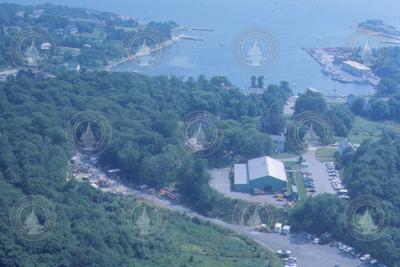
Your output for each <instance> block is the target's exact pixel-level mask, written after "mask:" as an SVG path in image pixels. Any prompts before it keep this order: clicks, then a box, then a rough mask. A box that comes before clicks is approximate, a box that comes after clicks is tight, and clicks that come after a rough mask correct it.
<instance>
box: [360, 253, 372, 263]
mask: <svg viewBox="0 0 400 267" xmlns="http://www.w3.org/2000/svg"><path fill="white" fill-rule="evenodd" d="M370 259H371V255H369V254H365V255H363V256H361V257H360V261H361V262H367V261H369V260H370Z"/></svg>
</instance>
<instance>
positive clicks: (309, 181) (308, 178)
mask: <svg viewBox="0 0 400 267" xmlns="http://www.w3.org/2000/svg"><path fill="white" fill-rule="evenodd" d="M301 175H302V176H303V183H304V187H305V188H306V189H307V192H308V193H316V192H317V191H316V190H315V185H314V179H313V178H312V173H311V172H309V171H302V172H301Z"/></svg>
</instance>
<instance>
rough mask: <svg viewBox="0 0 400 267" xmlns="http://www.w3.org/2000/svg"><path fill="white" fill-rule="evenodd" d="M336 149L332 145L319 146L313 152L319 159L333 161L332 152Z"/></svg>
mask: <svg viewBox="0 0 400 267" xmlns="http://www.w3.org/2000/svg"><path fill="white" fill-rule="evenodd" d="M336 151H337V149H336V148H333V147H323V148H319V149H318V150H317V151H316V152H315V156H316V158H317V159H318V160H319V161H322V162H324V161H333V160H334V154H335V152H336Z"/></svg>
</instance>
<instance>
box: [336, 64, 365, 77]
mask: <svg viewBox="0 0 400 267" xmlns="http://www.w3.org/2000/svg"><path fill="white" fill-rule="evenodd" d="M343 69H344V70H345V71H347V72H348V73H350V74H353V75H355V76H359V77H362V76H368V75H369V74H370V73H371V68H369V67H367V66H365V65H363V64H361V63H358V62H356V61H352V60H346V61H344V62H343Z"/></svg>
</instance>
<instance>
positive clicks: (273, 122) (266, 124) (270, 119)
mask: <svg viewBox="0 0 400 267" xmlns="http://www.w3.org/2000/svg"><path fill="white" fill-rule="evenodd" d="M285 127H286V121H285V118H284V117H283V115H282V114H275V113H271V114H269V115H266V116H264V118H263V119H262V121H261V129H262V130H263V131H264V132H266V133H268V134H273V135H278V134H281V133H282V132H283V130H284V129H285Z"/></svg>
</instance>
